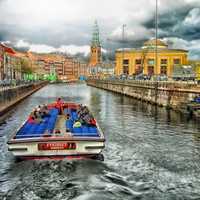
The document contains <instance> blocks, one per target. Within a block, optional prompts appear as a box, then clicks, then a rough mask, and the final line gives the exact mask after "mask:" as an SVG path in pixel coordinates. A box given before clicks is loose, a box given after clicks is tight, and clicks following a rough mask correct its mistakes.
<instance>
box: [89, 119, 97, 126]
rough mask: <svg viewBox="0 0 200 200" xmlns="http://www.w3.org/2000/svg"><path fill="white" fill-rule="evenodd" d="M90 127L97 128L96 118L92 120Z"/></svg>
mask: <svg viewBox="0 0 200 200" xmlns="http://www.w3.org/2000/svg"><path fill="white" fill-rule="evenodd" d="M89 125H90V126H96V125H97V123H96V120H95V119H94V118H91V119H90V123H89Z"/></svg>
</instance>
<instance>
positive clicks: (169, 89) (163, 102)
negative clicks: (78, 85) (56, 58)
mask: <svg viewBox="0 0 200 200" xmlns="http://www.w3.org/2000/svg"><path fill="white" fill-rule="evenodd" d="M87 84H88V85H90V86H93V87H97V88H101V89H105V90H108V91H112V92H116V93H119V94H123V95H127V96H130V97H133V98H136V99H139V100H142V101H146V102H149V103H152V104H157V105H160V106H166V107H169V108H172V109H175V110H177V109H178V107H179V106H180V105H181V104H186V103H188V102H190V101H192V100H193V99H194V98H195V97H196V96H198V95H200V85H198V84H197V83H195V82H177V81H173V82H170V81H159V82H158V81H136V80H103V79H89V80H88V81H87Z"/></svg>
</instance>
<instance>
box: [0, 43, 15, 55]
mask: <svg viewBox="0 0 200 200" xmlns="http://www.w3.org/2000/svg"><path fill="white" fill-rule="evenodd" d="M0 46H1V47H2V48H3V49H4V51H5V52H6V53H9V54H15V51H14V50H13V49H12V48H11V47H7V46H6V45H5V44H2V43H1V44H0Z"/></svg>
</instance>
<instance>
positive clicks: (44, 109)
mask: <svg viewBox="0 0 200 200" xmlns="http://www.w3.org/2000/svg"><path fill="white" fill-rule="evenodd" d="M40 112H41V116H42V118H44V117H50V116H51V115H50V114H49V109H48V106H47V105H45V104H44V105H43V106H42V107H41V109H40Z"/></svg>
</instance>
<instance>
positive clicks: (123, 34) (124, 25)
mask: <svg viewBox="0 0 200 200" xmlns="http://www.w3.org/2000/svg"><path fill="white" fill-rule="evenodd" d="M125 27H126V24H123V25H122V70H123V74H125V73H127V72H125V69H124V42H125V40H124V38H125V37H124V36H125Z"/></svg>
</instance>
